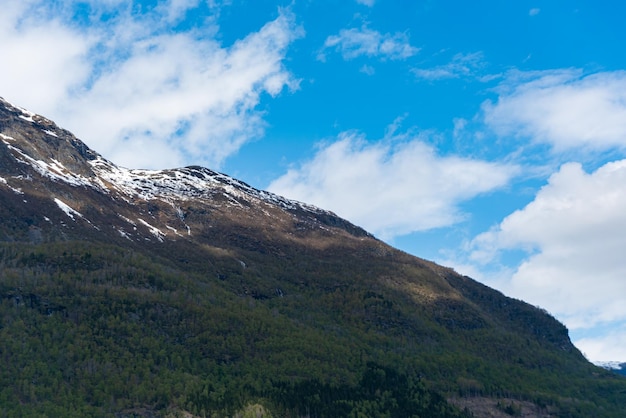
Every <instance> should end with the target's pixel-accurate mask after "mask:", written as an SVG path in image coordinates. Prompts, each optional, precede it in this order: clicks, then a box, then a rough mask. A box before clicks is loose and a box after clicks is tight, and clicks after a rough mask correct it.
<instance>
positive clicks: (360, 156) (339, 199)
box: [269, 133, 515, 239]
mask: <svg viewBox="0 0 626 418" xmlns="http://www.w3.org/2000/svg"><path fill="white" fill-rule="evenodd" d="M423 139H424V138H420V137H419V136H418V137H414V138H411V139H408V140H402V141H394V140H386V141H382V142H376V143H369V142H367V141H366V140H365V138H363V137H362V136H361V135H358V134H356V133H343V134H341V135H340V136H339V138H338V139H337V140H336V141H334V142H332V143H330V144H326V145H324V146H322V147H321V148H320V149H319V151H318V152H317V154H316V156H315V157H314V158H313V159H312V160H311V161H308V162H306V163H304V164H302V165H301V166H300V167H297V168H293V169H291V170H289V171H288V172H287V173H286V174H285V175H284V176H282V177H280V178H279V179H277V180H275V181H274V182H272V184H271V185H270V186H269V189H270V190H271V191H273V192H276V193H279V194H281V195H284V196H287V197H290V198H293V199H297V200H302V201H306V202H309V203H313V204H315V205H318V206H320V207H322V208H326V209H329V210H332V211H334V212H336V213H337V214H338V215H340V216H342V217H344V218H346V219H349V220H350V221H352V222H354V223H356V224H358V225H360V226H362V227H364V228H366V229H367V230H369V231H370V232H373V233H375V234H377V235H379V236H380V237H381V238H384V239H390V238H393V237H394V236H398V235H404V234H408V233H411V232H414V231H424V230H428V229H432V228H437V227H443V226H449V225H452V224H454V223H456V222H460V221H462V220H463V219H464V218H465V216H466V215H465V214H464V213H463V212H462V211H461V210H460V209H459V204H460V203H461V202H463V201H466V200H469V199H472V198H473V197H475V196H477V195H479V194H481V193H488V192H490V191H492V190H494V189H497V188H500V187H503V186H504V185H506V184H507V183H508V181H509V180H510V179H511V177H512V176H513V175H514V173H515V168H514V167H509V166H505V165H500V164H495V163H488V162H484V161H479V160H472V159H467V158H461V157H457V156H439V155H437V153H436V152H435V150H434V149H433V148H432V147H431V146H429V145H427V144H426V143H425V142H424V141H423Z"/></svg>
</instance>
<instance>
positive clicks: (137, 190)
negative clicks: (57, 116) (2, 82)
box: [0, 97, 331, 214]
mask: <svg viewBox="0 0 626 418" xmlns="http://www.w3.org/2000/svg"><path fill="white" fill-rule="evenodd" d="M0 106H3V107H4V108H5V109H7V110H9V111H10V112H11V113H13V114H14V115H16V116H17V117H18V118H20V119H22V120H27V121H29V122H32V123H34V124H35V126H36V127H38V128H39V129H40V130H41V132H42V134H43V135H45V136H47V137H53V138H58V140H59V141H67V142H68V143H69V144H71V146H72V147H73V148H74V149H76V150H77V151H78V154H80V156H81V157H82V158H84V161H85V162H86V163H87V164H88V166H90V167H91V170H92V171H93V174H94V175H93V176H91V175H89V174H88V173H87V172H83V173H82V174H78V173H76V172H73V171H72V170H70V169H68V168H67V167H66V166H64V165H63V163H62V162H60V161H59V160H57V159H54V158H46V160H45V161H44V160H42V159H40V158H34V156H33V155H30V153H27V152H26V151H25V150H24V149H22V148H21V147H20V146H19V141H17V140H15V139H14V138H12V137H10V136H8V135H5V134H1V136H0V140H1V141H2V142H3V143H4V144H5V145H6V146H7V147H8V148H9V149H10V150H11V151H12V152H13V156H14V157H15V159H16V160H17V161H19V162H20V163H23V164H27V165H30V166H31V167H32V168H33V169H34V170H35V171H36V172H38V173H39V174H40V175H42V176H44V177H47V178H49V179H51V180H53V181H62V182H64V183H67V184H70V185H72V186H75V187H90V188H93V189H95V190H97V191H99V192H104V193H111V192H117V193H119V194H121V196H122V197H123V198H129V199H143V200H152V199H161V200H166V201H168V202H171V201H172V200H190V199H197V198H203V199H210V198H212V197H215V196H216V195H219V194H223V195H224V196H226V197H227V198H228V200H229V201H230V202H231V203H232V204H233V205H238V204H239V205H240V203H241V202H242V201H249V202H253V203H258V202H264V203H267V204H270V205H275V206H278V207H281V208H283V209H286V210H303V211H306V212H310V213H312V214H331V213H330V212H327V211H324V210H322V209H319V208H317V207H315V206H312V205H308V204H305V203H302V202H298V201H295V200H290V199H286V198H284V197H281V196H278V195H276V194H273V193H270V192H267V191H263V190H259V189H256V188H254V187H252V186H250V185H248V184H246V183H244V182H242V181H239V180H236V179H234V178H232V177H229V176H227V175H225V174H222V173H218V172H215V171H213V170H210V169H208V168H203V167H198V166H190V167H184V168H177V169H167V170H142V169H127V168H124V167H119V166H117V165H115V164H114V163H112V162H110V161H108V160H106V159H104V158H102V157H101V156H100V155H99V154H97V153H95V152H93V151H92V150H90V149H88V147H87V146H86V145H85V144H84V143H83V142H81V141H80V140H78V139H76V138H75V137H73V136H72V135H71V134H69V133H66V134H67V135H64V138H63V139H62V138H60V137H59V135H57V133H55V132H54V131H52V130H51V128H52V129H55V130H56V129H57V127H56V125H55V124H54V122H52V121H49V120H48V119H46V118H44V117H42V116H39V115H37V114H35V113H32V112H29V111H28V110H26V109H23V108H21V107H19V106H15V105H13V104H11V103H9V102H7V101H6V100H4V99H3V98H1V97H0ZM41 122H43V123H41ZM60 131H61V130H59V132H60ZM79 158H80V157H79Z"/></svg>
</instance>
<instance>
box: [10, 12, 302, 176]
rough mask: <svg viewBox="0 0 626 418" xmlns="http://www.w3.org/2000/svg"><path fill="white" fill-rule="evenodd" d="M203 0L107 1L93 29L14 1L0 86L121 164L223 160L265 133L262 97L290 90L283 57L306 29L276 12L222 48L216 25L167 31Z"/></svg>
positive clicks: (95, 15)
mask: <svg viewBox="0 0 626 418" xmlns="http://www.w3.org/2000/svg"><path fill="white" fill-rule="evenodd" d="M70 3H71V2H70ZM198 3H199V2H198V1H193V0H172V1H169V2H163V3H160V4H159V6H157V7H156V8H154V9H151V10H148V11H145V13H144V14H142V15H137V14H133V13H134V12H133V11H132V10H130V9H119V11H117V12H115V13H116V14H115V13H114V14H113V15H111V13H112V12H111V11H112V10H114V9H113V8H111V9H106V7H113V6H114V4H113V3H112V4H111V5H110V6H106V5H103V4H102V3H100V4H98V5H97V6H94V9H92V10H91V15H90V17H89V18H90V19H92V20H93V21H91V22H90V25H89V26H80V25H79V24H78V23H76V22H75V21H73V20H71V19H66V20H63V17H62V16H61V17H59V18H50V17H49V16H50V15H51V14H52V13H51V11H50V10H47V9H46V4H47V3H45V2H36V1H33V2H32V4H31V5H30V6H29V7H26V6H17V5H18V4H19V3H18V2H15V3H10V5H12V7H9V8H8V10H9V11H10V12H8V13H7V14H6V15H5V14H4V12H3V17H0V23H2V25H1V27H2V29H0V44H2V45H3V59H6V60H7V62H9V60H10V62H11V64H12V65H10V66H9V65H3V66H1V67H0V91H2V92H3V93H2V94H3V95H5V97H6V98H7V99H9V100H11V101H13V102H15V103H16V104H19V105H21V106H24V107H29V108H30V109H32V110H34V111H36V112H39V113H42V114H44V115H46V116H48V117H50V118H52V119H55V120H56V121H57V122H58V123H60V124H61V125H62V126H64V127H66V128H68V129H70V130H72V131H73V132H74V133H76V134H77V136H79V137H80V138H81V139H83V140H85V142H87V143H88V144H89V145H90V146H92V147H93V148H95V149H96V150H98V151H99V152H102V153H103V154H104V155H105V156H106V157H108V158H111V159H112V160H113V161H115V162H117V163H119V164H123V165H127V166H133V167H135V166H142V167H163V166H164V165H166V166H173V165H180V164H183V163H185V164H188V163H191V162H193V163H201V164H207V165H210V166H213V167H219V165H220V163H221V162H222V161H223V160H224V159H225V158H226V157H228V156H229V155H231V154H232V153H234V152H236V151H237V150H238V149H239V147H241V145H242V144H243V143H245V142H246V141H249V140H250V139H252V138H255V137H258V136H259V135H260V134H261V133H262V131H263V127H264V123H263V119H262V114H261V113H259V112H258V111H257V105H258V104H259V101H260V98H261V95H262V94H269V95H271V96H275V95H277V94H279V93H280V92H281V91H282V90H283V89H284V88H285V87H289V88H292V89H293V88H297V80H294V79H293V77H292V75H291V74H290V73H289V72H288V71H287V70H286V69H285V68H284V65H283V59H284V57H285V54H286V49H287V47H288V46H289V44H290V43H291V42H292V41H293V40H294V39H295V38H296V37H298V36H300V35H301V29H299V28H298V27H297V26H296V25H295V22H294V19H293V16H291V15H290V14H289V12H281V14H280V15H279V17H278V18H276V19H275V20H274V21H271V22H269V23H267V24H266V25H265V26H263V27H262V28H261V29H260V30H259V31H257V32H253V33H251V34H249V35H248V36H246V37H245V38H243V39H241V40H239V41H237V42H236V43H234V44H233V45H231V46H228V47H224V46H222V45H220V44H219V43H218V42H217V41H216V40H215V38H214V36H215V32H216V30H217V29H216V27H212V26H211V25H209V26H208V27H203V28H195V29H193V28H192V29H189V30H188V31H185V32H178V33H175V32H173V31H172V30H171V28H170V26H168V25H169V23H168V22H173V21H178V20H180V19H182V17H183V16H184V15H185V13H186V12H187V11H189V10H190V9H192V8H193V7H195V6H196V5H197V4H198ZM70 5H71V4H70ZM33 10H35V11H38V13H32V12H33ZM70 10H71V8H70ZM102 10H109V12H111V13H109V14H108V15H107V16H108V17H107V20H106V21H101V20H99V19H100V17H101V16H103V15H106V14H103V13H102ZM115 10H118V9H117V8H115ZM30 15H32V16H35V17H32V18H31V17H28V16H30ZM16 22H17V23H16ZM5 45H6V47H5ZM7 57H8V58H7Z"/></svg>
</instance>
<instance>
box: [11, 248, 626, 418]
mask: <svg viewBox="0 0 626 418" xmlns="http://www.w3.org/2000/svg"><path fill="white" fill-rule="evenodd" d="M154 254H155V253H154V252H146V253H143V252H141V251H139V250H133V249H130V248H121V247H118V246H113V245H111V246H109V245H104V244H94V243H86V242H73V243H72V242H66V243H50V244H41V245H26V244H16V243H13V244H2V245H0V361H1V364H2V367H1V368H0V416H9V417H11V416H67V417H71V416H76V417H84V416H116V414H118V416H123V415H124V414H126V416H132V415H133V414H135V415H143V416H150V414H157V415H158V414H162V415H165V414H166V413H168V412H172V411H174V412H176V411H188V412H191V413H193V414H195V415H197V416H232V415H235V414H236V412H237V411H241V410H242V409H243V408H245V407H246V405H249V404H251V403H259V404H261V405H264V406H265V407H266V408H267V409H268V410H269V411H270V412H271V413H272V414H273V415H274V416H307V415H308V416H311V417H313V416H318V417H324V416H327V417H331V416H334V417H340V416H346V417H365V416H367V417H376V416H380V417H410V416H421V417H438V416H440V417H455V416H463V414H462V413H461V412H460V411H458V410H456V409H455V408H453V407H451V406H450V405H449V404H447V402H446V400H445V396H447V395H449V394H453V395H462V396H478V395H481V396H491V397H514V398H515V399H524V400H528V401H532V402H535V403H537V404H543V405H545V406H546V407H550V408H553V409H554V410H557V411H562V413H563V416H580V417H583V416H590V415H593V416H607V417H610V416H619V414H620V413H621V412H623V407H622V404H623V403H621V402H623V401H624V399H625V397H626V381H625V379H622V378H620V377H618V376H615V375H613V374H611V373H609V372H604V371H603V370H601V369H598V368H595V367H593V366H591V365H589V364H588V363H586V362H585V361H584V359H582V356H580V355H579V354H577V353H576V352H571V351H563V350H559V349H555V348H553V345H552V342H551V341H552V340H554V339H555V338H556V337H549V338H548V340H549V341H550V343H549V344H547V345H546V344H545V343H544V342H542V341H543V340H545V339H546V338H544V336H543V334H540V335H537V334H536V332H535V331H533V330H532V329H531V330H527V331H523V330H524V329H525V325H524V324H525V321H527V319H520V320H518V322H519V321H521V322H520V324H519V328H520V330H515V331H510V330H508V329H507V328H506V326H507V324H506V322H505V320H501V321H502V322H501V323H497V324H494V321H496V319H495V318H497V317H496V316H493V315H491V316H490V315H487V314H485V311H484V310H482V309H481V308H480V307H478V305H476V306H473V305H465V306H461V305H459V304H453V305H451V309H450V310H449V311H446V308H445V306H444V305H442V303H443V302H441V301H439V302H438V303H439V304H438V305H435V306H434V307H433V306H429V305H428V304H416V303H415V302H413V301H412V300H411V298H410V297H409V296H408V295H407V294H405V293H403V292H401V291H400V290H397V291H396V290H394V289H393V288H391V287H385V286H382V285H380V284H379V283H378V282H377V281H375V280H373V279H372V278H374V277H380V276H381V275H382V274H383V273H384V271H379V270H377V269H380V268H381V267H379V265H378V264H377V263H376V262H374V261H372V262H371V264H368V262H367V260H366V259H363V258H362V257H352V256H350V254H348V253H346V255H345V256H344V257H335V258H325V257H324V256H323V254H322V255H320V254H319V253H317V254H312V255H307V256H306V257H304V256H303V257H301V258H298V259H297V260H296V259H288V258H287V257H284V258H281V257H273V258H272V259H271V260H272V262H271V263H268V262H267V261H264V260H266V259H265V258H264V257H265V256H263V255H259V254H258V253H255V252H241V253H240V254H238V256H237V258H233V257H232V255H228V256H219V255H212V254H213V253H208V254H205V262H204V263H198V262H194V263H193V264H192V266H191V267H190V266H189V264H190V263H188V262H184V263H182V262H179V261H177V259H178V258H179V257H178V256H174V257H171V258H167V257H165V256H162V257H159V256H155V255H154ZM192 256H193V257H192ZM187 259H188V260H191V259H193V260H199V259H200V258H199V257H198V256H197V255H190V254H189V253H187ZM239 260H245V264H246V267H245V268H244V267H243V266H242V264H241V263H240V262H239ZM320 260H325V261H323V262H322V261H320ZM399 269H400V268H399ZM398 271H399V270H398ZM457 311H458V312H461V313H462V317H463V318H459V317H457V316H455V314H454V312H457ZM528 321H530V320H528ZM514 323H516V322H514ZM545 332H546V333H548V332H549V330H546V331H545ZM546 335H548V334H546ZM549 335H552V334H549ZM555 335H558V332H557V333H556V334H555ZM556 342H558V339H557V341H556ZM504 408H505V409H506V408H507V405H506V404H505V405H504ZM120 414H121V415H120Z"/></svg>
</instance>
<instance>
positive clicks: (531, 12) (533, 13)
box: [528, 7, 541, 16]
mask: <svg viewBox="0 0 626 418" xmlns="http://www.w3.org/2000/svg"><path fill="white" fill-rule="evenodd" d="M539 12H541V9H538V8H537V7H533V8H532V9H530V10H529V11H528V16H537V15H538V14H539Z"/></svg>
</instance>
